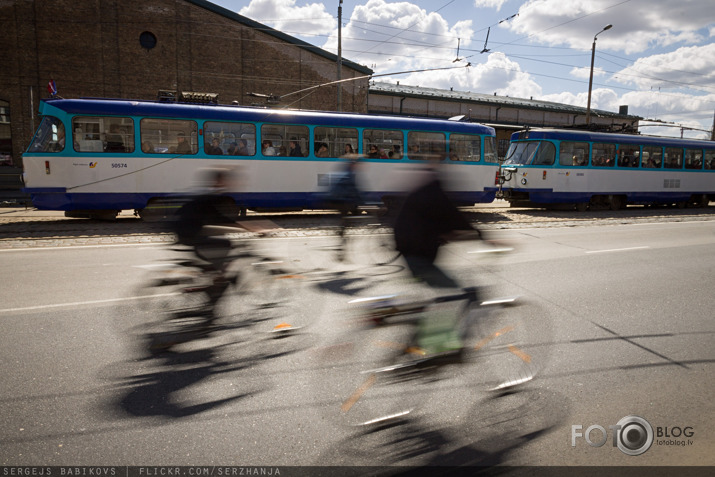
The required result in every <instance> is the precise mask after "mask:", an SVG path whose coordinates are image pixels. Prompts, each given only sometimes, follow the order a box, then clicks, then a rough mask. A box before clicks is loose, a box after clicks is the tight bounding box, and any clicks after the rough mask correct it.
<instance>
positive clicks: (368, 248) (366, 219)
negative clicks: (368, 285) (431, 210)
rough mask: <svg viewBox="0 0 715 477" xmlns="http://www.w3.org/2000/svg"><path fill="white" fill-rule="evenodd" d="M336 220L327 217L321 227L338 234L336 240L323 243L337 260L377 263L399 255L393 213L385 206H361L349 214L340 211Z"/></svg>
mask: <svg viewBox="0 0 715 477" xmlns="http://www.w3.org/2000/svg"><path fill="white" fill-rule="evenodd" d="M337 220H338V219H337V218H329V219H327V220H326V221H325V222H326V223H325V224H324V228H325V229H327V230H332V231H334V234H335V235H336V236H337V237H338V242H337V243H335V244H331V245H329V246H328V247H326V249H327V250H328V251H330V252H334V254H335V255H334V256H335V259H336V260H337V261H338V262H343V263H347V264H355V265H363V266H372V265H377V266H380V265H389V264H392V263H394V262H395V261H396V260H397V259H398V258H399V257H400V253H399V252H397V251H396V250H395V242H394V239H393V236H392V225H391V220H392V217H391V216H390V214H389V211H388V210H387V209H385V208H384V207H379V206H360V207H357V208H356V209H355V210H354V211H353V212H352V213H351V214H341V215H340V219H339V221H340V222H339V223H338V224H336V223H335V222H336V221H337Z"/></svg>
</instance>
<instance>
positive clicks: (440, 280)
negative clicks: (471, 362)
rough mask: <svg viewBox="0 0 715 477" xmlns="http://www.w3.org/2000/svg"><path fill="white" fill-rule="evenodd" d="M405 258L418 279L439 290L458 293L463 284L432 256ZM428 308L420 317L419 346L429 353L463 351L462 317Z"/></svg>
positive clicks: (417, 337) (416, 343) (417, 333)
mask: <svg viewBox="0 0 715 477" xmlns="http://www.w3.org/2000/svg"><path fill="white" fill-rule="evenodd" d="M405 261H406V262H407V266H408V267H409V269H410V271H411V272H412V274H413V275H414V276H415V278H418V279H420V280H421V281H423V282H424V283H425V284H426V285H428V286H429V287H431V288H433V289H436V290H442V291H446V290H451V291H452V292H457V291H458V290H459V289H460V286H459V284H458V283H457V282H456V281H455V280H454V279H453V278H452V277H450V276H449V275H447V274H446V273H444V271H442V269H440V268H439V267H438V266H436V265H435V264H434V262H433V261H432V260H430V259H428V258H424V257H415V256H405ZM448 310H450V311H445V310H442V309H436V310H434V309H433V310H427V311H426V312H425V314H424V315H422V318H421V319H420V322H419V325H418V328H417V332H416V334H415V345H416V346H417V347H418V348H419V349H421V350H422V352H423V353H424V354H425V355H432V354H436V353H443V352H452V351H460V350H461V349H462V346H463V343H462V337H461V336H460V334H459V326H458V324H459V323H458V320H459V316H458V315H457V314H454V313H452V311H453V310H451V309H448Z"/></svg>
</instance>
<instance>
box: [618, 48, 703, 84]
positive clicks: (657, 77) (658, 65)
mask: <svg viewBox="0 0 715 477" xmlns="http://www.w3.org/2000/svg"><path fill="white" fill-rule="evenodd" d="M615 78H616V80H617V81H619V82H621V83H623V84H633V85H635V86H637V87H638V88H640V89H651V88H663V89H665V88H667V89H670V90H674V89H683V88H689V89H695V90H700V91H703V92H706V93H715V43H712V44H709V45H705V46H691V47H683V48H679V49H677V50H675V51H673V52H670V53H664V54H659V55H652V56H647V57H643V58H640V59H638V60H636V61H635V63H633V65H632V66H630V67H628V68H624V69H622V70H621V71H619V72H618V73H616V75H615Z"/></svg>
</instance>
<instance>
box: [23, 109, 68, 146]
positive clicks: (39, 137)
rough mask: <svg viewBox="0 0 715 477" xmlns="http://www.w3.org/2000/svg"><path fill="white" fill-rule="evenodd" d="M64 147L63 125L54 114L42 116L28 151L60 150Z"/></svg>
mask: <svg viewBox="0 0 715 477" xmlns="http://www.w3.org/2000/svg"><path fill="white" fill-rule="evenodd" d="M64 148H65V126H64V124H62V121H60V120H59V119H57V118H56V117H54V116H44V117H43V118H42V122H41V123H40V126H39V127H38V128H37V133H36V134H35V137H34V138H33V140H32V143H31V144H30V147H28V148H27V150H28V152H60V151H62V150H63V149H64Z"/></svg>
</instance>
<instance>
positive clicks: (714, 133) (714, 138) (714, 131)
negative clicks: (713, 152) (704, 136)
mask: <svg viewBox="0 0 715 477" xmlns="http://www.w3.org/2000/svg"><path fill="white" fill-rule="evenodd" d="M710 140H711V141H715V114H713V129H712V132H711V133H710Z"/></svg>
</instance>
